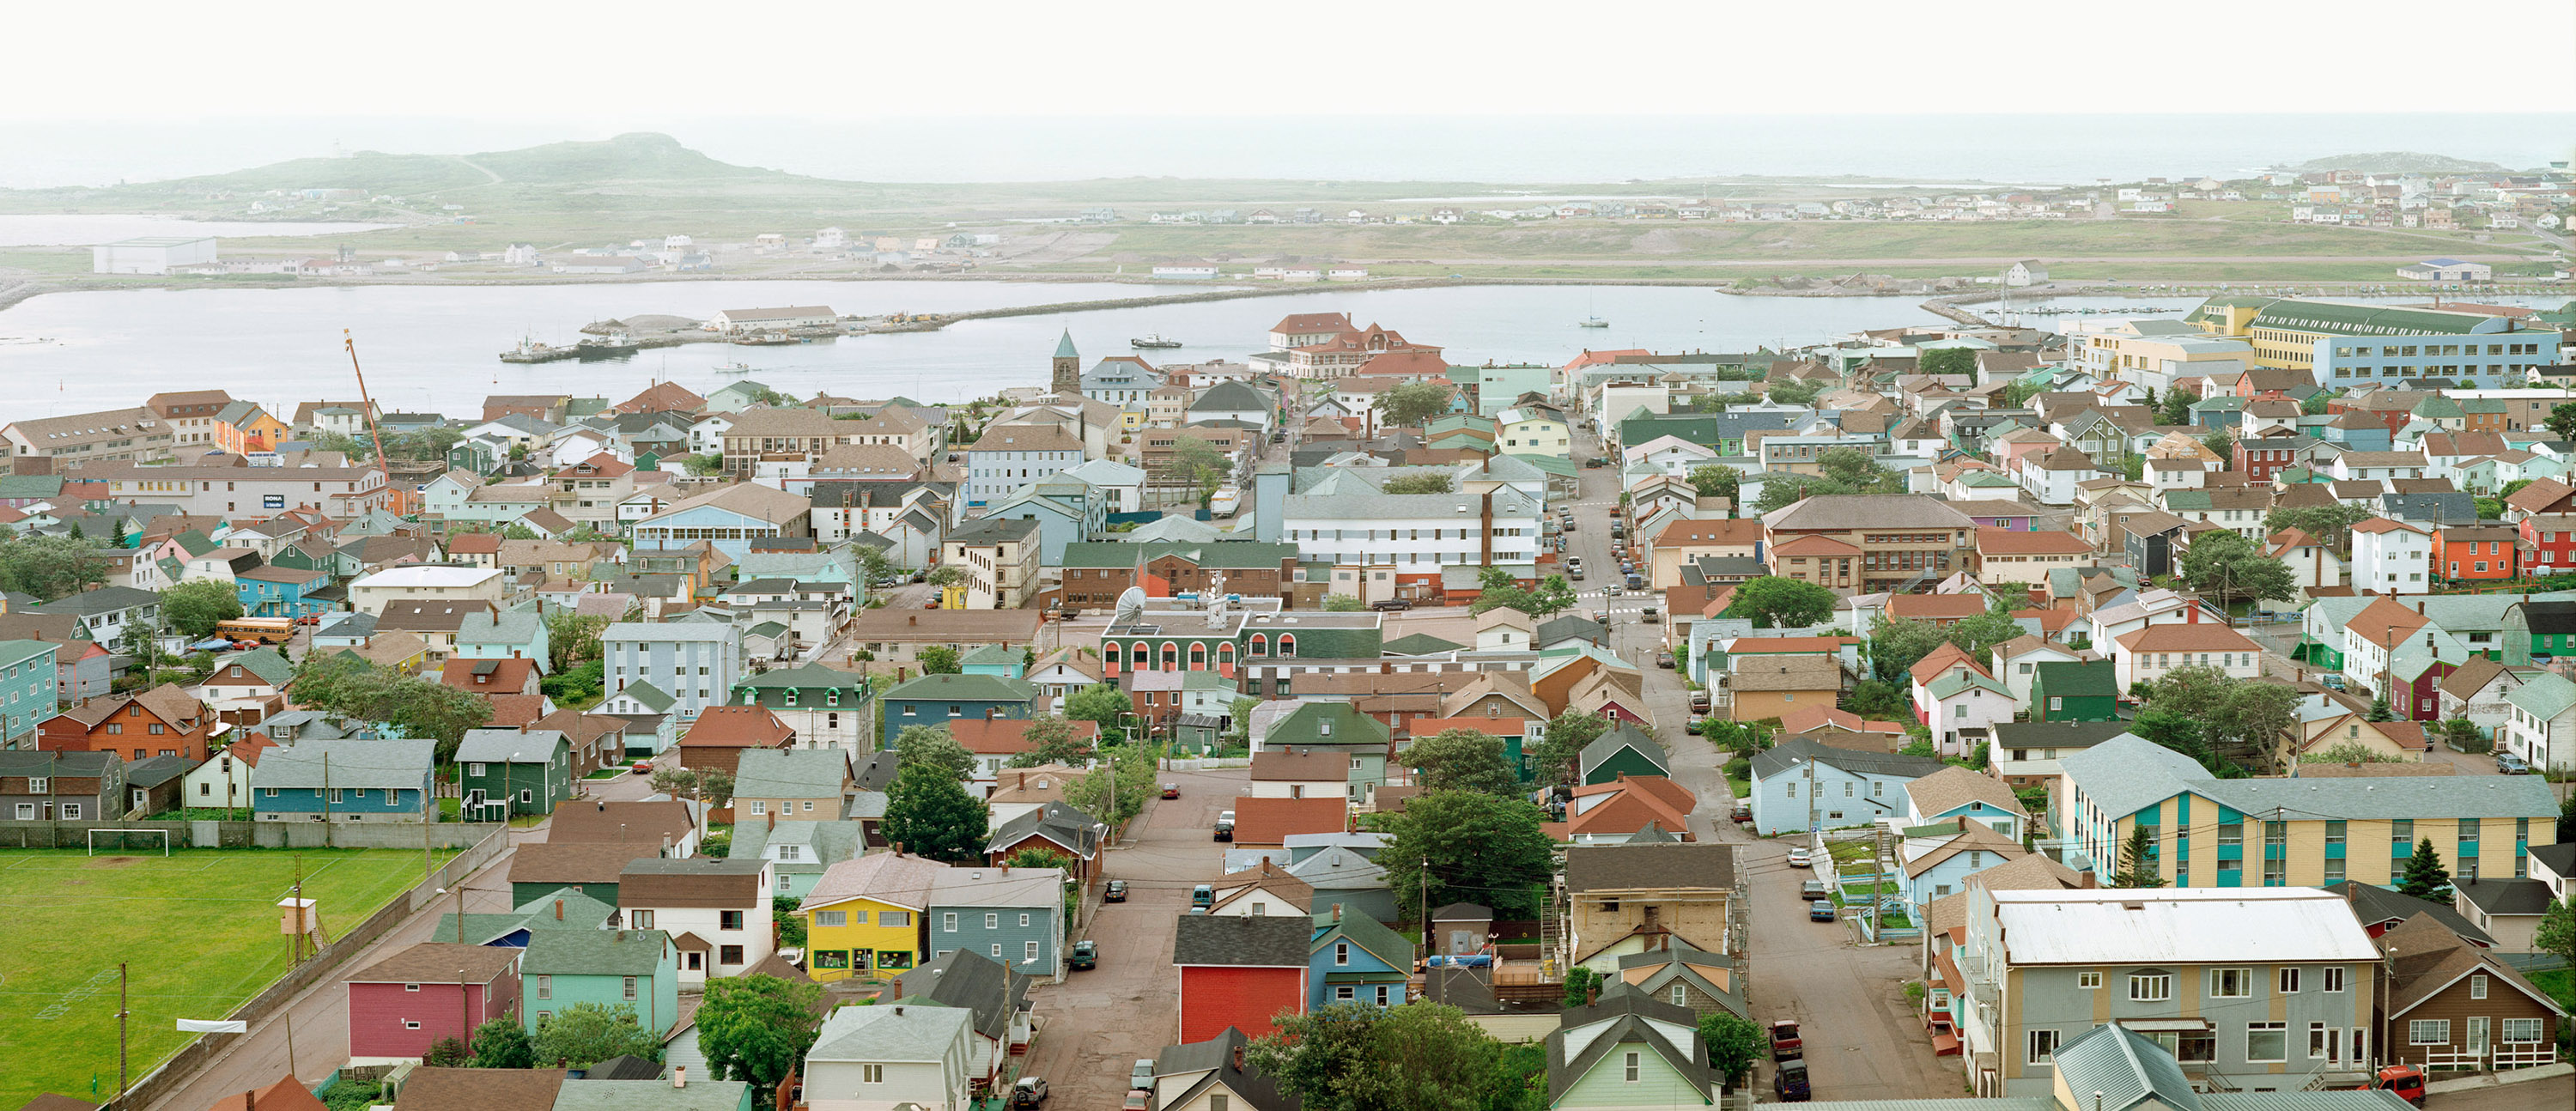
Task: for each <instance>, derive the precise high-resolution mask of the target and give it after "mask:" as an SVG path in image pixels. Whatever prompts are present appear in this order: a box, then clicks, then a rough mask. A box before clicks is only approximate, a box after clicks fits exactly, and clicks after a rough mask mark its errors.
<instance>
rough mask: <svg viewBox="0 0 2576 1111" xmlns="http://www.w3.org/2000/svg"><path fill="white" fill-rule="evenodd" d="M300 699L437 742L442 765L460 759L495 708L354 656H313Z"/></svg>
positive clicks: (298, 677)
mask: <svg viewBox="0 0 2576 1111" xmlns="http://www.w3.org/2000/svg"><path fill="white" fill-rule="evenodd" d="M295 700H296V701H297V702H299V703H301V704H303V705H305V706H308V707H312V708H315V709H320V710H327V711H329V712H331V713H335V714H339V715H341V716H343V717H349V718H355V719H357V720H359V721H372V722H383V723H385V724H387V725H392V726H394V727H396V728H399V729H401V730H402V732H403V735H404V736H406V737H411V738H415V739H428V740H434V741H436V742H438V752H437V756H438V761H439V762H440V763H442V764H443V763H446V762H448V761H450V760H453V759H455V758H456V745H457V743H458V742H459V741H461V740H463V739H464V737H465V732H466V730H469V729H480V728H482V727H483V725H484V723H485V722H488V721H490V720H492V704H491V703H490V702H487V701H485V700H484V699H482V698H479V697H477V696H475V695H474V694H472V693H470V692H467V691H462V690H458V689H456V688H454V687H450V686H446V685H444V684H441V683H434V682H430V681H429V680H426V679H421V678H417V677H414V676H410V675H405V674H403V673H401V672H398V671H394V670H391V669H388V668H379V667H376V666H375V665H373V664H370V663H367V662H366V661H364V660H360V659H358V658H356V657H354V656H348V655H342V654H336V653H335V654H332V655H328V656H325V655H321V654H319V653H316V654H313V655H308V656H306V657H305V658H304V663H303V664H302V665H301V666H298V667H297V668H296V669H295Z"/></svg>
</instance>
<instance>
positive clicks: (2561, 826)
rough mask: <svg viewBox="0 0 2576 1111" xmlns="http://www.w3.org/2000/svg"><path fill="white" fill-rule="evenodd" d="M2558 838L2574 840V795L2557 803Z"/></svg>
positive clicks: (2575, 804) (2575, 836) (2575, 820)
mask: <svg viewBox="0 0 2576 1111" xmlns="http://www.w3.org/2000/svg"><path fill="white" fill-rule="evenodd" d="M2558 840H2559V841H2576V795H2569V796H2567V801H2565V802H2562V803H2559V804H2558ZM2553 843H2554V842H2553Z"/></svg>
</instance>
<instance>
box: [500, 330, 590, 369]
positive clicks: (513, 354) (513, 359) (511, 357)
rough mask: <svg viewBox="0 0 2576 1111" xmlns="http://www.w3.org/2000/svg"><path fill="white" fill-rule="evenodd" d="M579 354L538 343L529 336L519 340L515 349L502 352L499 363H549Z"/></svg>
mask: <svg viewBox="0 0 2576 1111" xmlns="http://www.w3.org/2000/svg"><path fill="white" fill-rule="evenodd" d="M580 354H581V352H579V351H576V350H574V349H572V348H569V347H556V346H554V345H553V344H549V343H538V342H537V337H535V336H529V337H527V338H525V339H522V340H520V341H519V345H518V346H517V347H513V348H511V349H509V350H507V351H504V352H502V353H501V361H502V362H505V363H551V362H555V361H557V360H559V359H570V358H575V357H577V356H579V355H580Z"/></svg>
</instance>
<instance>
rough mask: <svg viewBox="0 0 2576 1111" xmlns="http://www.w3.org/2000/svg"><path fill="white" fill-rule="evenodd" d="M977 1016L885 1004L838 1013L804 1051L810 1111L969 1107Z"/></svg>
mask: <svg viewBox="0 0 2576 1111" xmlns="http://www.w3.org/2000/svg"><path fill="white" fill-rule="evenodd" d="M974 1063H975V1012H974V1011H972V1010H968V1009H966V1008H962V1007H946V1006H937V1005H931V1006H913V1005H909V1004H904V1003H900V1002H887V1003H883V1004H880V1005H878V1006H874V1007H843V1008H840V1009H839V1010H836V1011H833V1012H832V1013H831V1015H830V1016H829V1017H827V1018H825V1019H824V1020H823V1028H822V1030H821V1031H819V1032H818V1033H817V1034H816V1036H815V1039H814V1046H813V1048H811V1049H809V1050H806V1051H805V1068H804V1072H803V1080H804V1099H803V1100H802V1101H801V1102H802V1103H803V1104H804V1105H805V1106H806V1107H807V1108H809V1109H810V1111H893V1109H895V1108H899V1107H901V1108H920V1109H922V1111H961V1109H963V1108H967V1107H970V1106H972V1103H973V1096H972V1093H973V1088H972V1086H971V1081H972V1080H973V1079H975V1076H974V1071H973V1070H974Z"/></svg>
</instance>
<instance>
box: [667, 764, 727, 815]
mask: <svg viewBox="0 0 2576 1111" xmlns="http://www.w3.org/2000/svg"><path fill="white" fill-rule="evenodd" d="M652 785H653V789H654V790H655V791H657V792H660V793H662V794H665V795H669V796H671V797H672V798H675V799H676V798H692V799H698V800H701V801H703V802H705V803H706V804H707V805H708V806H710V807H714V808H715V809H718V810H721V809H724V807H725V806H726V805H727V804H729V803H731V802H733V776H732V775H730V774H728V773H726V772H725V770H724V769H722V768H699V769H695V770H692V769H689V768H656V769H654V771H653V776H652Z"/></svg>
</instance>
